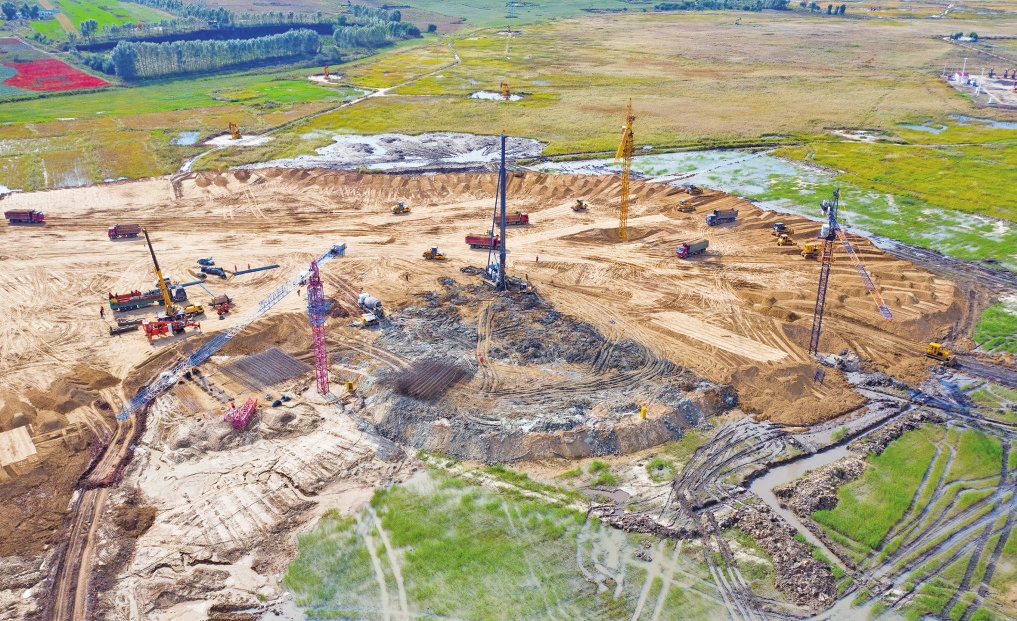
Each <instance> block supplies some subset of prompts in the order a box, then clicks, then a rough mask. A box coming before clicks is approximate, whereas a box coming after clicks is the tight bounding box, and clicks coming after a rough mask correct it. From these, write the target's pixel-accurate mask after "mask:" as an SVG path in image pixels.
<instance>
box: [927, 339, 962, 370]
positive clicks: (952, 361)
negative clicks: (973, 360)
mask: <svg viewBox="0 0 1017 621" xmlns="http://www.w3.org/2000/svg"><path fill="white" fill-rule="evenodd" d="M925 355H926V356H928V357H929V358H932V359H934V360H939V361H940V362H942V363H943V364H944V365H946V366H948V367H952V366H955V365H956V364H957V356H955V355H954V354H953V352H951V351H950V350H949V349H947V348H945V347H943V345H942V344H940V343H929V344H928V346H927V347H926V348H925Z"/></svg>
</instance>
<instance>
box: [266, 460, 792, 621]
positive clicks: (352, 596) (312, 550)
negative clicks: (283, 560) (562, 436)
mask: <svg viewBox="0 0 1017 621" xmlns="http://www.w3.org/2000/svg"><path fill="white" fill-rule="evenodd" d="M488 474H490V473H488ZM519 476H521V475H517V477H516V478H518V477H519ZM499 478H500V479H502V480H504V478H502V477H499ZM513 480H515V479H513ZM527 481H528V479H527ZM516 489H517V490H518V491H517V493H492V492H487V491H482V490H481V488H479V487H474V486H472V485H468V484H464V482H463V481H462V480H460V479H449V478H447V477H446V476H445V475H443V474H440V473H438V472H432V474H431V476H430V477H428V478H426V479H420V478H419V477H418V478H417V479H416V480H414V481H412V482H411V483H409V484H407V485H396V486H393V487H392V488H389V489H387V490H378V491H377V492H376V493H375V495H374V497H373V498H372V500H371V503H370V507H368V508H365V509H363V510H361V511H359V512H358V513H357V514H356V515H355V516H354V517H352V518H348V519H342V518H339V517H338V516H335V515H332V516H326V517H325V518H324V519H322V521H321V522H320V523H319V524H318V525H317V527H316V528H315V529H314V530H313V531H311V532H310V533H308V534H305V535H302V536H300V537H299V538H298V547H299V555H298V557H297V558H296V560H295V561H294V562H293V563H291V564H290V566H289V568H288V570H287V572H286V575H285V577H284V579H283V584H284V585H285V587H286V588H287V589H290V590H291V591H293V592H294V593H295V595H296V601H297V604H298V605H299V606H301V607H302V608H303V609H304V612H305V614H306V615H307V617H308V618H310V619H315V618H381V617H382V616H388V612H387V611H392V613H393V615H394V616H399V615H400V614H401V613H400V612H399V611H401V610H402V604H401V603H400V602H401V600H404V601H406V610H407V612H408V613H409V614H410V615H412V616H417V615H418V614H419V615H424V616H434V617H455V618H462V619H513V620H515V619H547V618H569V619H591V620H592V619H630V618H632V617H633V612H634V609H635V608H636V606H637V602H638V600H639V599H640V596H641V593H642V592H643V591H644V590H645V591H646V592H647V596H648V597H649V598H650V599H649V600H648V602H647V604H646V606H647V608H646V609H644V614H648V613H649V610H652V608H653V606H654V605H655V604H656V603H658V602H662V603H663V606H662V610H661V614H660V616H659V619H668V620H675V621H677V620H678V619H704V620H705V619H711V618H715V616H716V615H717V614H719V613H721V612H722V610H723V609H722V608H720V607H719V606H720V604H719V601H716V600H711V599H707V598H704V597H702V595H700V594H701V593H704V592H705V593H708V594H710V596H711V597H714V596H713V593H715V589H714V587H713V586H712V584H711V583H710V582H709V579H708V576H709V573H708V571H707V570H706V568H705V566H702V565H701V564H700V562H699V561H696V560H694V559H695V558H697V557H696V556H693V555H691V554H684V555H672V554H671V551H670V548H667V547H664V548H658V547H656V546H654V555H655V556H658V557H660V559H661V560H660V561H658V562H656V563H648V562H645V561H641V560H633V557H632V553H633V551H634V550H635V549H636V547H637V546H639V545H640V542H641V541H642V539H643V538H642V537H639V536H636V535H626V534H625V533H623V532H621V531H617V530H615V529H612V528H610V527H608V526H606V525H603V524H599V523H597V522H596V521H588V520H587V518H586V516H585V515H584V514H583V513H582V512H576V511H573V510H571V509H567V508H556V507H554V506H550V505H547V504H543V503H540V502H535V501H533V500H532V499H527V498H526V496H525V494H526V492H527V491H529V486H526V485H524V486H523V487H519V488H516ZM654 543H655V541H654ZM594 559H596V562H597V563H600V564H602V565H603V566H605V567H608V568H616V569H619V570H622V571H624V576H625V577H624V583H623V585H621V586H620V587H618V588H617V590H616V584H617V583H616V581H615V580H614V579H611V578H606V577H598V576H599V575H600V572H599V570H598V569H596V568H595V567H594ZM665 559H666V560H665ZM760 564H761V568H759V571H758V572H757V573H758V574H759V579H760V580H763V581H764V582H765V581H766V580H769V581H770V583H771V585H772V571H773V570H772V565H767V559H761V561H760ZM397 575H398V577H397ZM619 575H620V574H619ZM605 578H606V579H607V580H608V581H607V583H606V584H607V585H609V589H610V590H603V589H599V588H598V586H597V582H601V583H602V584H603V583H604V582H603V581H604V580H605ZM665 580H667V582H668V589H667V593H663V589H664V583H665ZM400 582H401V583H402V587H400ZM687 585H688V586H692V587H693V588H691V589H689V588H685V587H686V586H687ZM400 589H402V590H400Z"/></svg>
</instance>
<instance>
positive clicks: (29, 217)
mask: <svg viewBox="0 0 1017 621" xmlns="http://www.w3.org/2000/svg"><path fill="white" fill-rule="evenodd" d="M4 218H6V219H7V221H8V222H10V223H11V224H45V222H44V220H45V219H46V214H44V213H42V212H41V211H36V210H34V209H29V210H27V211H5V212H4Z"/></svg>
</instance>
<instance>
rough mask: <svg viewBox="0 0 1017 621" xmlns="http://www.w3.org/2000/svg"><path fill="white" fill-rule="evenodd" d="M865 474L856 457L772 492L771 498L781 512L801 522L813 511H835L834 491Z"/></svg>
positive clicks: (861, 464) (814, 472)
mask: <svg viewBox="0 0 1017 621" xmlns="http://www.w3.org/2000/svg"><path fill="white" fill-rule="evenodd" d="M863 472H865V462H864V461H863V460H861V459H859V458H857V457H845V458H844V459H841V460H840V461H837V462H835V463H832V464H830V465H829V466H826V467H824V468H819V469H818V470H813V471H811V472H809V474H808V475H806V476H804V477H802V478H800V479H796V480H794V481H791V482H790V483H788V484H786V485H781V486H779V487H775V488H774V489H773V494H774V496H776V497H777V498H778V499H779V500H780V504H781V506H782V507H784V508H785V509H789V510H790V511H791V512H792V513H794V514H795V515H797V516H799V517H802V518H805V517H808V516H810V515H812V513H813V512H815V511H822V510H830V509H834V508H836V507H837V503H838V499H837V488H838V487H840V486H841V485H844V484H845V483H847V482H848V481H852V480H854V479H857V478H858V477H860V476H861V475H862V473H863Z"/></svg>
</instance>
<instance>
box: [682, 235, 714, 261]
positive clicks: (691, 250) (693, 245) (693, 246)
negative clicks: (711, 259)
mask: <svg viewBox="0 0 1017 621" xmlns="http://www.w3.org/2000/svg"><path fill="white" fill-rule="evenodd" d="M709 247H710V242H709V241H708V240H705V239H701V240H699V241H697V242H684V243H681V244H678V249H677V250H675V252H674V253H675V254H676V255H678V258H680V259H686V258H688V257H691V256H693V255H697V254H703V253H704V252H706V249H707V248H709Z"/></svg>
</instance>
